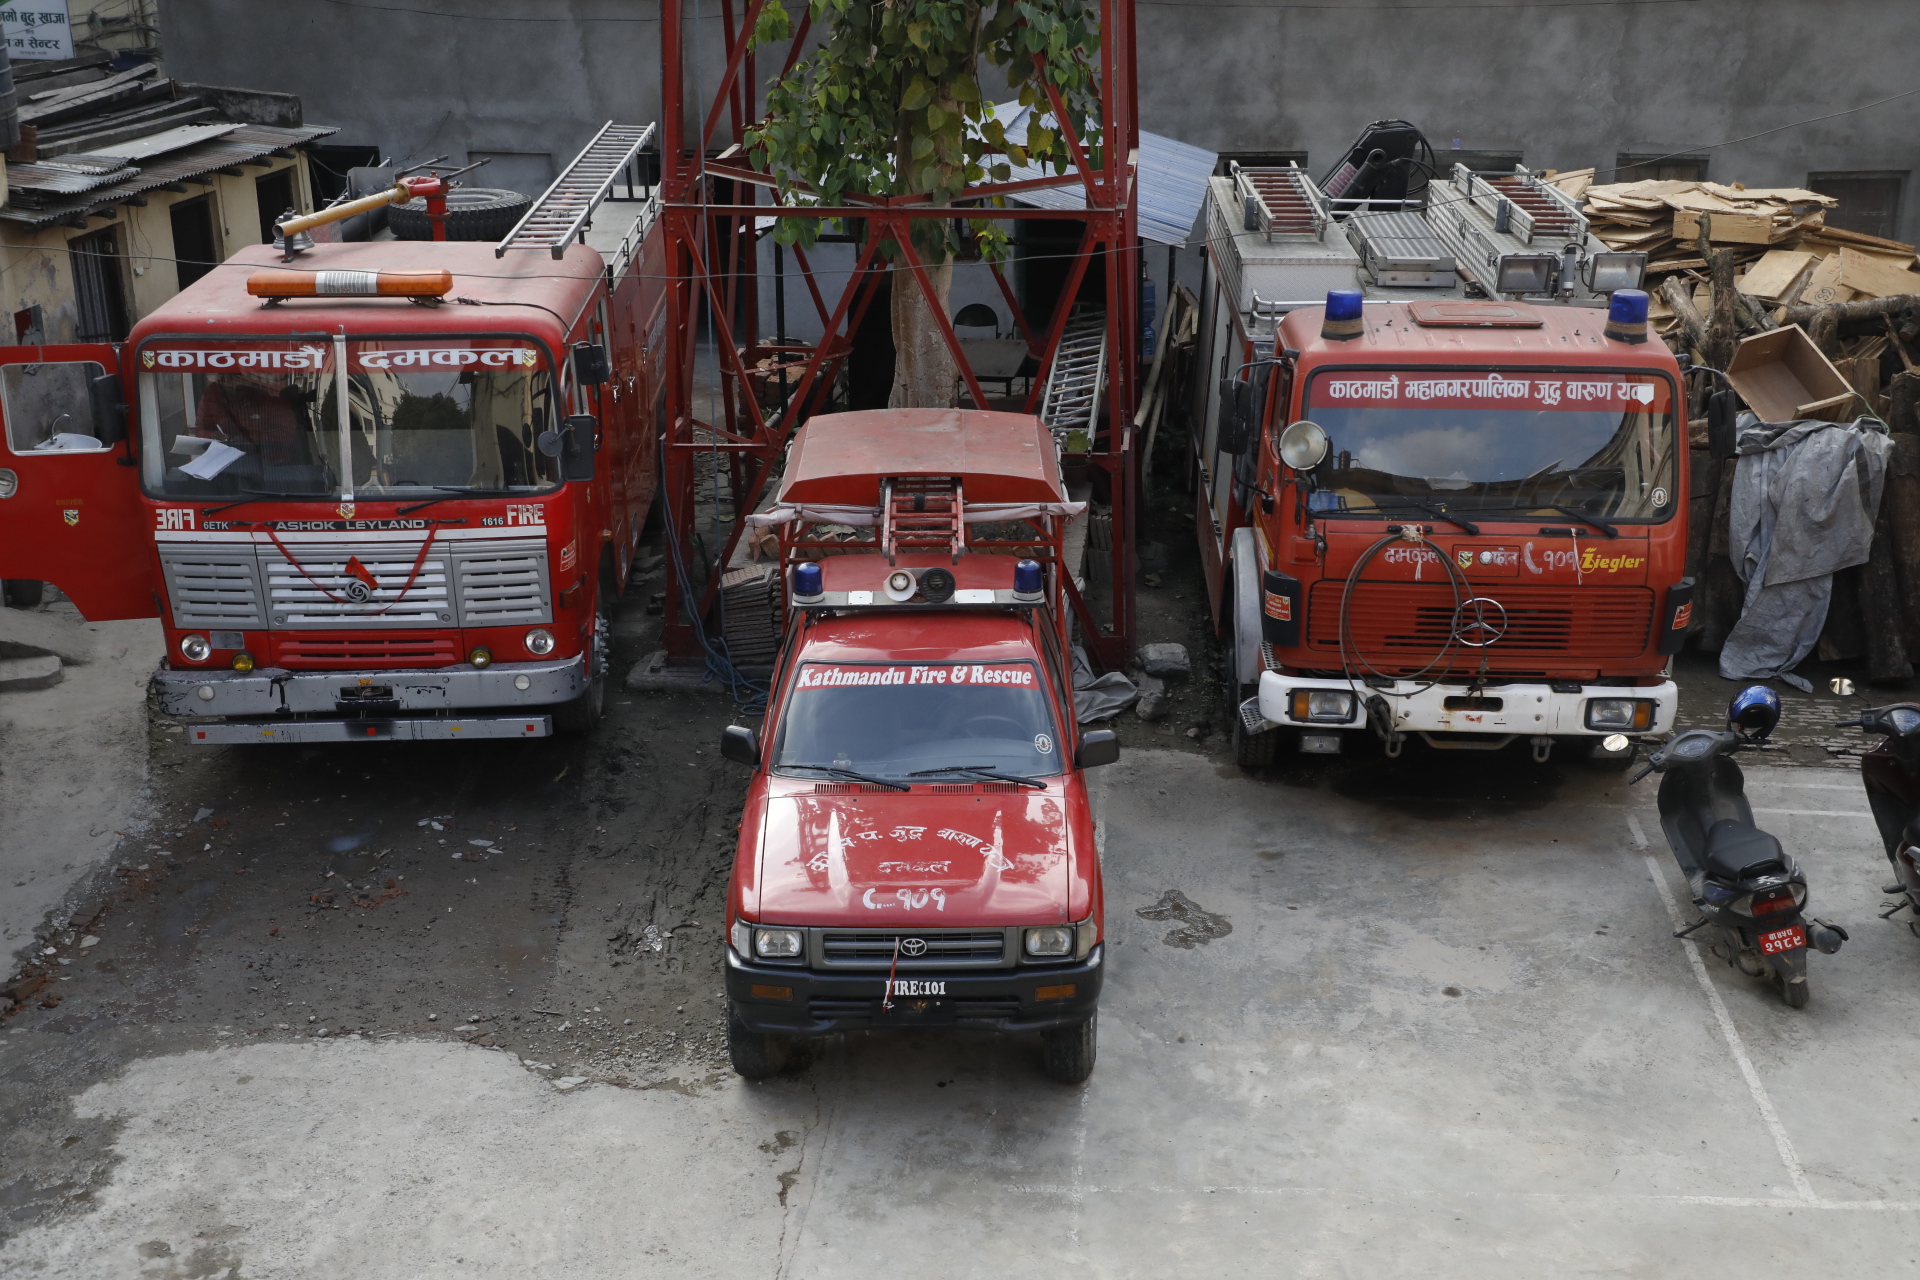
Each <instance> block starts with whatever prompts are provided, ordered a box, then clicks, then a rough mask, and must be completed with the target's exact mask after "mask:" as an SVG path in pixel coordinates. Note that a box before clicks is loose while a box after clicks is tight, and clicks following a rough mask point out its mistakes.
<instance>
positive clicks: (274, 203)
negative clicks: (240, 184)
mask: <svg viewBox="0 0 1920 1280" xmlns="http://www.w3.org/2000/svg"><path fill="white" fill-rule="evenodd" d="M253 194H254V198H255V199H256V200H257V201H258V202H259V205H260V243H261V244H272V243H273V224H274V223H275V222H277V221H278V220H279V219H281V218H283V217H285V216H286V214H287V210H289V209H291V208H293V207H294V206H293V170H291V169H277V170H275V171H274V172H272V173H269V174H266V175H264V176H262V177H259V178H255V179H254V181H253Z"/></svg>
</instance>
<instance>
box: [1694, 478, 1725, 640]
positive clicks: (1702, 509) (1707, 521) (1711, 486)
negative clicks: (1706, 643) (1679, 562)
mask: <svg viewBox="0 0 1920 1280" xmlns="http://www.w3.org/2000/svg"><path fill="white" fill-rule="evenodd" d="M1692 463H1693V465H1692V468H1691V470H1690V472H1689V476H1690V479H1691V480H1692V492H1691V493H1689V494H1688V495H1687V576H1688V577H1689V578H1692V579H1693V582H1694V588H1693V590H1694V597H1693V598H1694V599H1695V600H1696V601H1700V602H1701V604H1702V605H1704V603H1705V598H1706V593H1707V539H1708V535H1710V534H1711V533H1712V531H1713V505H1714V502H1715V500H1716V499H1718V498H1719V496H1720V464H1719V463H1718V462H1715V461H1714V460H1713V454H1712V453H1710V452H1708V451H1707V450H1705V449H1695V450H1693V451H1692ZM1706 629H1707V610H1706V609H1705V608H1704V607H1700V606H1698V605H1697V606H1696V607H1695V608H1694V611H1693V623H1692V625H1691V626H1690V627H1688V629H1687V634H1688V635H1689V636H1694V635H1698V634H1700V633H1701V632H1703V631H1705V630H1706Z"/></svg>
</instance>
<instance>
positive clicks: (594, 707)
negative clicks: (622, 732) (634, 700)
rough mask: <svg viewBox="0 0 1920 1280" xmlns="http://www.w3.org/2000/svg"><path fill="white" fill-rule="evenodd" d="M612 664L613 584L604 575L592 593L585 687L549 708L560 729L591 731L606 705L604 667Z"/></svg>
mask: <svg viewBox="0 0 1920 1280" xmlns="http://www.w3.org/2000/svg"><path fill="white" fill-rule="evenodd" d="M612 664H613V588H612V586H611V585H610V584H609V583H607V582H606V581H605V580H604V579H603V580H602V581H601V583H600V589H599V590H598V591H596V592H594V596H593V638H592V640H591V641H590V642H589V643H588V645H587V687H586V689H585V690H584V691H582V692H581V694H580V696H579V697H577V698H575V699H574V700H573V701H572V702H563V703H561V704H560V705H559V706H557V707H555V708H554V709H553V727H554V729H555V730H557V731H558V732H560V733H573V734H578V733H592V732H593V728H594V726H595V725H597V724H599V723H600V713H601V712H602V711H604V710H605V709H606V706H607V670H608V668H609V667H611V666H612Z"/></svg>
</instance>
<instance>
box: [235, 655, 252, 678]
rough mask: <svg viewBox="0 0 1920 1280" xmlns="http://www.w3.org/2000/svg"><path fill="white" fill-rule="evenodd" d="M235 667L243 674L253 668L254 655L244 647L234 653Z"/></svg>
mask: <svg viewBox="0 0 1920 1280" xmlns="http://www.w3.org/2000/svg"><path fill="white" fill-rule="evenodd" d="M233 669H234V670H235V671H238V672H240V673H242V674H245V673H246V672H249V671H251V670H253V655H252V654H250V653H248V652H247V651H246V650H244V649H242V650H241V651H240V652H239V653H236V654H234V655H233Z"/></svg>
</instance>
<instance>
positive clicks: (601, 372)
mask: <svg viewBox="0 0 1920 1280" xmlns="http://www.w3.org/2000/svg"><path fill="white" fill-rule="evenodd" d="M611 377H613V366H612V365H611V364H610V363H608V361H607V349H606V348H605V347H603V346H601V345H600V344H599V343H597V342H582V343H578V344H577V345H575V347H574V348H573V379H574V381H575V382H578V383H579V384H580V385H581V386H583V387H597V386H599V385H600V384H601V383H603V382H605V381H607V380H608V379H609V378H611Z"/></svg>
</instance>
